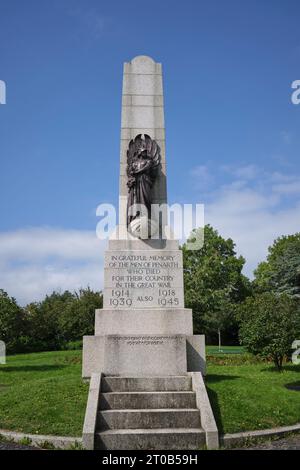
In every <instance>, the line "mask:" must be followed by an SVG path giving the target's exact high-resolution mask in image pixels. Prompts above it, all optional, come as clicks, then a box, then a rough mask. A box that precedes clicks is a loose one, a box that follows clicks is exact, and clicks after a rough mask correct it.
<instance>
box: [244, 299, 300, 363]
mask: <svg viewBox="0 0 300 470" xmlns="http://www.w3.org/2000/svg"><path fill="white" fill-rule="evenodd" d="M238 318H239V322H240V330H239V337H240V341H241V343H242V344H243V345H244V346H245V347H246V348H247V349H248V351H249V352H251V353H253V354H255V355H257V356H261V357H263V358H271V359H272V361H273V362H274V364H275V366H276V368H277V369H278V370H281V369H282V361H283V359H284V357H285V356H288V355H289V354H290V351H291V347H292V343H293V341H294V340H295V339H296V338H298V336H299V335H300V310H299V303H298V301H297V300H296V299H293V298H291V297H290V296H289V295H287V294H281V295H276V294H274V293H272V292H264V293H262V294H258V295H256V296H254V297H250V298H247V299H246V300H245V302H244V303H243V304H241V305H240V307H239V311H238Z"/></svg>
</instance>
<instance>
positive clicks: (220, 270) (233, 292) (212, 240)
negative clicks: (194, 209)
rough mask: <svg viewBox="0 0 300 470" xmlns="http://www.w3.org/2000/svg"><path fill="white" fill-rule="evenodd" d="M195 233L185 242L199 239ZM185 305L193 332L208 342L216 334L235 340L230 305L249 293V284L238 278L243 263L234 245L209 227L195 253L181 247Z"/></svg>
mask: <svg viewBox="0 0 300 470" xmlns="http://www.w3.org/2000/svg"><path fill="white" fill-rule="evenodd" d="M199 230H200V229H198V230H194V231H193V232H192V233H191V236H190V238H189V240H193V238H194V237H197V238H200V236H201V235H200V234H199ZM182 251H183V265H184V285H185V305H186V307H189V308H192V309H193V316H194V327H195V330H196V332H199V333H205V334H206V335H207V339H208V341H212V340H213V339H215V337H216V333H217V332H218V330H222V331H223V332H225V333H227V335H229V337H230V339H231V340H233V339H234V338H235V337H236V336H237V323H236V320H235V317H234V314H233V311H234V305H235V304H236V303H239V302H241V301H243V300H244V299H245V298H246V296H247V295H249V293H250V291H251V287H250V282H249V280H248V279H247V278H246V277H245V276H244V275H243V274H242V269H243V266H244V263H245V259H244V258H243V257H242V256H239V257H238V256H237V255H236V252H235V244H234V242H233V241H232V240H231V239H230V238H228V239H227V240H225V239H224V238H222V237H221V236H220V235H219V234H218V232H217V231H216V230H214V229H213V228H212V227H211V226H210V225H206V226H205V228H204V244H203V247H202V248H200V249H198V250H190V249H188V247H187V244H184V245H183V246H182Z"/></svg>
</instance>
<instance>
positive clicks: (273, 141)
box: [0, 0, 300, 303]
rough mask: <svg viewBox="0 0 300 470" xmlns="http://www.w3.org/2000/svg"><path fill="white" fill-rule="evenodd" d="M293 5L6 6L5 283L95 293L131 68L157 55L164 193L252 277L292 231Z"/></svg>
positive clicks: (298, 45)
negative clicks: (101, 227)
mask: <svg viewBox="0 0 300 470" xmlns="http://www.w3.org/2000/svg"><path fill="white" fill-rule="evenodd" d="M299 15H300V4H299V1H298V0H286V1H282V0H259V1H258V0H243V1H241V0H209V1H202V0H186V1H184V2H182V1H170V0H164V1H163V2H162V1H158V0H152V1H151V2H150V3H149V2H145V1H142V0H141V1H135V0H133V1H132V0H128V1H127V2H124V1H117V0H111V1H110V2H106V1H100V0H51V2H50V1H46V0H27V1H26V2H24V1H21V0H0V80H4V81H5V83H6V86H7V104H6V105H0V158H1V172H0V204H1V218H0V287H2V288H4V289H6V290H7V291H8V292H9V293H10V294H11V295H14V296H16V297H17V299H18V300H20V302H23V303H24V302H27V301H29V300H36V299H38V298H41V296H43V295H44V294H45V293H46V292H49V291H51V290H52V289H57V288H62V289H64V288H69V289H73V288H78V287H79V286H81V285H82V286H85V285H87V284H89V285H91V286H92V287H93V288H99V289H100V288H101V287H102V264H103V263H102V256H103V243H101V242H99V241H98V240H96V239H95V227H96V224H97V221H98V220H97V217H96V215H95V210H96V207H97V206H98V204H100V203H102V202H111V203H116V202H117V197H118V165H119V136H120V113H121V85H122V66H123V62H126V61H130V60H131V59H132V58H133V57H134V56H136V55H140V54H146V55H150V56H151V57H153V58H154V59H155V60H156V61H159V62H162V64H163V73H164V92H165V118H166V131H167V134H166V135H167V163H168V195H169V201H170V202H185V203H188V202H190V203H196V202H201V203H204V204H205V213H206V221H207V222H210V223H212V224H213V225H214V226H215V227H216V228H218V229H219V231H220V233H221V234H222V235H224V236H228V237H229V236H230V237H232V238H233V239H234V240H235V241H236V243H237V250H238V252H239V253H241V254H243V255H244V256H245V257H246V258H247V264H246V267H245V272H246V273H247V274H249V275H251V272H252V270H253V268H254V267H255V266H256V265H257V263H258V262H259V261H260V260H262V259H263V258H264V257H265V256H266V252H267V246H268V245H269V244H270V243H272V241H273V239H274V238H276V237H277V236H279V235H281V234H284V233H293V232H296V231H299V220H300V217H299V216H300V169H299V163H298V161H299V148H300V145H299V144H300V137H299V136H300V133H299V129H300V105H298V106H296V105H293V104H292V102H291V93H292V89H291V83H292V82H293V81H294V80H297V79H300V69H299V63H300V28H299Z"/></svg>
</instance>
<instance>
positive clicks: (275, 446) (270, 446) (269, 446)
mask: <svg viewBox="0 0 300 470" xmlns="http://www.w3.org/2000/svg"><path fill="white" fill-rule="evenodd" d="M248 449H249V450H300V435H299V436H293V437H286V438H285V439H276V440H272V441H267V442H263V443H261V444H257V445H256V446H255V447H249V448H248Z"/></svg>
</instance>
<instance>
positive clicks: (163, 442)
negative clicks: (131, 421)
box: [95, 428, 205, 451]
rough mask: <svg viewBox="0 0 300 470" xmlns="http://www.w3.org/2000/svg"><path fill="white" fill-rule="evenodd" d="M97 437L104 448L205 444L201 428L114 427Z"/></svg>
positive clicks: (172, 447) (169, 447) (192, 447)
mask: <svg viewBox="0 0 300 470" xmlns="http://www.w3.org/2000/svg"><path fill="white" fill-rule="evenodd" d="M95 439H96V445H97V449H102V450H103V449H110V450H116V449H117V450H149V449H155V450H175V451H176V450H178V449H184V450H195V449H197V450H199V449H200V448H201V447H203V446H204V445H205V433H204V432H203V431H202V430H201V429H200V428H196V429H195V428H192V429H189V428H187V429H185V428H177V429H169V428H163V429H125V430H123V429H112V430H108V431H103V432H99V433H96V436H95Z"/></svg>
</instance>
